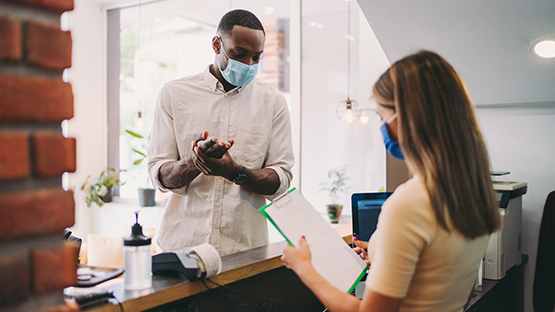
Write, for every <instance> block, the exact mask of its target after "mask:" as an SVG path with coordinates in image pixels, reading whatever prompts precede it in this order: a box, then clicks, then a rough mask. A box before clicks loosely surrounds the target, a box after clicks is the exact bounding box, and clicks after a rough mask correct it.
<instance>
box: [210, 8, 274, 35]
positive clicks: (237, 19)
mask: <svg viewBox="0 0 555 312" xmlns="http://www.w3.org/2000/svg"><path fill="white" fill-rule="evenodd" d="M235 25H237V26H243V27H247V28H251V29H255V30H262V32H263V33H264V35H266V32H264V27H262V23H261V22H260V20H259V19H258V17H256V15H254V14H253V13H251V12H249V11H246V10H233V11H229V12H227V13H226V14H225V15H224V16H223V17H222V19H221V20H220V24H219V25H218V34H219V35H220V36H223V35H226V36H230V35H231V30H232V29H233V26H235Z"/></svg>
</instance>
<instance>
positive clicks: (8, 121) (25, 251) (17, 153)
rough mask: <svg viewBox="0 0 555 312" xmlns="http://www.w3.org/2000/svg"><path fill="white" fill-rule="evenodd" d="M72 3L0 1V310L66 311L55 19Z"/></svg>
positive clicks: (63, 98) (70, 154)
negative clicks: (63, 290)
mask: <svg viewBox="0 0 555 312" xmlns="http://www.w3.org/2000/svg"><path fill="white" fill-rule="evenodd" d="M70 10H73V0H11V1H6V0H0V311H43V312H44V311H49V312H55V311H73V310H75V309H73V308H70V307H68V306H67V305H66V304H65V302H64V300H63V292H62V289H63V288H64V287H67V286H69V285H72V284H73V282H74V280H75V276H76V265H77V264H76V250H75V249H74V248H73V247H72V246H70V245H67V244H65V243H64V240H63V238H62V234H63V230H64V229H65V228H66V227H70V226H72V225H73V224H74V222H75V203H74V199H73V193H72V192H71V191H64V190H63V189H62V187H61V177H62V174H63V173H64V172H66V171H67V172H74V171H75V168H76V163H75V160H76V155H75V150H76V145H75V139H72V138H65V137H64V136H63V135H62V132H61V126H60V125H61V122H62V121H63V120H65V119H70V118H72V117H73V93H72V89H71V85H70V84H68V83H65V82H64V81H63V80H62V73H63V70H64V69H65V68H68V67H71V47H72V40H71V34H70V33H69V32H67V31H62V30H61V29H60V15H61V14H62V13H63V12H64V11H70Z"/></svg>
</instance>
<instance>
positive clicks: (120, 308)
mask: <svg viewBox="0 0 555 312" xmlns="http://www.w3.org/2000/svg"><path fill="white" fill-rule="evenodd" d="M110 299H115V300H116V302H117V303H118V306H119V310H120V312H123V305H122V304H121V302H120V301H119V300H118V298H116V296H114V293H112V297H111V298H110Z"/></svg>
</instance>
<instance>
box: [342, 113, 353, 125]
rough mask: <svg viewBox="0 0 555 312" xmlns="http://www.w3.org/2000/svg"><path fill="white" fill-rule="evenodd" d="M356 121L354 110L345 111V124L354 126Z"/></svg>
mask: <svg viewBox="0 0 555 312" xmlns="http://www.w3.org/2000/svg"><path fill="white" fill-rule="evenodd" d="M355 119H356V117H355V114H354V113H353V110H352V109H347V110H346V111H345V114H343V120H345V122H346V123H348V124H349V125H350V124H352V123H353V122H354V121H355Z"/></svg>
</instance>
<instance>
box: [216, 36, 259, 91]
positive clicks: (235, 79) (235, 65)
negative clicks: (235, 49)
mask: <svg viewBox="0 0 555 312" xmlns="http://www.w3.org/2000/svg"><path fill="white" fill-rule="evenodd" d="M220 46H221V47H222V51H223V52H224V55H225V56H226V57H227V67H226V68H225V69H224V70H222V69H221V68H220V67H219V66H218V68H219V69H220V73H222V76H223V77H224V79H225V80H226V81H227V82H229V83H230V84H232V85H234V86H237V87H244V86H246V85H248V84H249V83H251V81H252V80H253V79H254V76H256V74H257V73H258V64H253V65H250V66H249V65H247V64H243V63H241V62H239V61H236V60H234V59H232V58H230V57H229V55H227V53H226V52H225V49H224V44H223V41H222V38H220Z"/></svg>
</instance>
